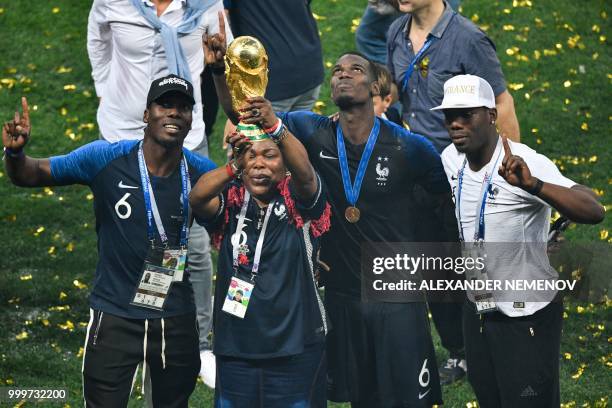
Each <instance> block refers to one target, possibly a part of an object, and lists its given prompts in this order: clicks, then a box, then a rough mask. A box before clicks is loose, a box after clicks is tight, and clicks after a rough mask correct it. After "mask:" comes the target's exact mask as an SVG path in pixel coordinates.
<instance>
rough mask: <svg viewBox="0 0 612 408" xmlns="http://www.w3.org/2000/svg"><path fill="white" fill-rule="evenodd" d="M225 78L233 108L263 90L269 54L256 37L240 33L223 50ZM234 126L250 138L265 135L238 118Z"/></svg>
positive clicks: (258, 137)
mask: <svg viewBox="0 0 612 408" xmlns="http://www.w3.org/2000/svg"><path fill="white" fill-rule="evenodd" d="M225 79H226V81H227V86H228V88H229V92H230V95H231V96H232V105H233V107H234V110H235V111H236V112H238V108H240V107H241V106H242V105H243V104H244V103H245V101H246V99H247V98H250V97H254V96H263V95H264V94H265V92H266V87H267V85H268V55H267V54H266V50H265V48H264V46H263V45H262V44H261V42H259V40H258V39H256V38H254V37H250V36H242V37H238V38H236V39H234V41H232V43H231V44H230V45H229V47H228V48H227V52H226V54H225ZM237 130H238V132H239V133H241V134H243V135H245V136H246V137H248V138H249V139H250V140H251V141H252V142H257V141H260V140H263V139H267V138H268V135H267V134H266V133H265V132H264V131H263V129H262V128H261V127H260V126H258V125H250V124H246V123H242V122H240V123H238V128H237Z"/></svg>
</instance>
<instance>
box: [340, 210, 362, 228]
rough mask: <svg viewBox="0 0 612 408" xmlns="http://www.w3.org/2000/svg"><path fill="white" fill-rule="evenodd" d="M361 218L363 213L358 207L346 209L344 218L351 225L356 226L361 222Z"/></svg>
mask: <svg viewBox="0 0 612 408" xmlns="http://www.w3.org/2000/svg"><path fill="white" fill-rule="evenodd" d="M360 216H361V211H359V208H357V207H353V206H350V207H346V210H344V218H346V220H347V221H348V222H350V223H351V224H354V223H356V222H357V221H359V217H360Z"/></svg>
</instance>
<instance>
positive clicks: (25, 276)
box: [19, 273, 32, 281]
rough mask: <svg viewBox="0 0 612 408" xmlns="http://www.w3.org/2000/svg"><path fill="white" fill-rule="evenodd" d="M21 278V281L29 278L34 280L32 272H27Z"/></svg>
mask: <svg viewBox="0 0 612 408" xmlns="http://www.w3.org/2000/svg"><path fill="white" fill-rule="evenodd" d="M19 280H21V281H29V280H32V274H31V273H28V274H25V275H21V276H20V277H19Z"/></svg>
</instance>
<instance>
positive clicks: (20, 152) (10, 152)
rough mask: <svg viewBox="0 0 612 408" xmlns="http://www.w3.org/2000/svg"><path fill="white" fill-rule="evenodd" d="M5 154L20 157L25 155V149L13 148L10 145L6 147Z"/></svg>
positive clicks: (15, 157) (13, 157) (14, 157)
mask: <svg viewBox="0 0 612 408" xmlns="http://www.w3.org/2000/svg"><path fill="white" fill-rule="evenodd" d="M4 156H5V157H9V158H11V159H18V158H20V157H23V156H24V153H23V149H19V150H13V149H11V148H10V147H5V148H4Z"/></svg>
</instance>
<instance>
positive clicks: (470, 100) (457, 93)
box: [430, 75, 495, 110]
mask: <svg viewBox="0 0 612 408" xmlns="http://www.w3.org/2000/svg"><path fill="white" fill-rule="evenodd" d="M480 107H486V108H494V107H495V95H494V94H493V89H492V88H491V85H489V83H488V82H487V81H485V80H484V79H482V78H481V77H479V76H476V75H457V76H454V77H452V78H451V79H449V80H448V81H446V82H445V83H444V99H442V105H440V106H436V107H435V108H431V109H430V110H439V109H461V108H480Z"/></svg>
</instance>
